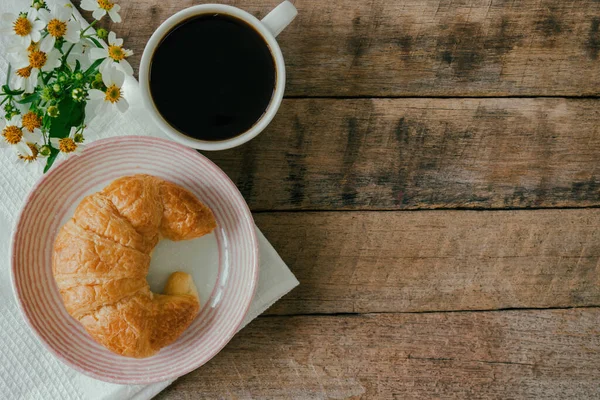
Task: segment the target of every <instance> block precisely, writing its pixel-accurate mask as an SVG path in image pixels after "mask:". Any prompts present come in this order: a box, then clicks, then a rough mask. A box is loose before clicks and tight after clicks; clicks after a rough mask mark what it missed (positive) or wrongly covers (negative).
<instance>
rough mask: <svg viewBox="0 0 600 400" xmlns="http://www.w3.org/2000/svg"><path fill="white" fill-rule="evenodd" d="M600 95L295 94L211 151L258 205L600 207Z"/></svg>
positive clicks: (296, 207)
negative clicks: (236, 139)
mask: <svg viewBox="0 0 600 400" xmlns="http://www.w3.org/2000/svg"><path fill="white" fill-rule="evenodd" d="M599 105H600V101H598V100H566V99H360V100H340V99H289V100H286V101H284V103H283V106H282V108H281V110H280V112H279V115H278V116H277V117H276V118H275V120H274V121H273V123H272V125H271V126H270V127H269V128H268V129H267V130H266V131H265V132H263V133H262V134H261V135H260V136H259V137H257V138H256V139H254V140H253V141H251V142H250V143H248V144H246V145H244V146H241V147H239V148H236V149H233V150H228V151H221V152H215V153H206V155H207V156H208V157H209V158H211V159H212V160H213V161H214V162H215V163H217V164H218V165H219V166H220V167H221V168H223V169H224V170H225V172H226V173H227V174H228V175H229V176H230V177H231V178H232V179H233V181H234V182H236V183H237V185H238V187H239V188H240V190H241V192H242V194H243V195H244V197H245V198H246V200H247V201H248V203H249V205H250V207H251V209H252V210H254V211H260V210H339V209H343V210H382V209H388V210H398V209H434V208H481V209H489V208H529V207H534V208H541V207H589V206H600V128H599V127H600V112H599V110H600V107H599Z"/></svg>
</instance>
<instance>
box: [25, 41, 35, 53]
mask: <svg viewBox="0 0 600 400" xmlns="http://www.w3.org/2000/svg"><path fill="white" fill-rule="evenodd" d="M35 48H36V46H35V44H34V43H31V44H30V45H29V46H28V47H27V52H28V53H31V52H33V51H35Z"/></svg>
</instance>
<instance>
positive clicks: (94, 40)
mask: <svg viewBox="0 0 600 400" xmlns="http://www.w3.org/2000/svg"><path fill="white" fill-rule="evenodd" d="M88 39H90V40H91V41H92V42H93V43H94V44H95V45H96V46H98V47H104V46H102V45H101V44H100V42H99V41H98V40H97V39H95V38H93V37H89V38H88Z"/></svg>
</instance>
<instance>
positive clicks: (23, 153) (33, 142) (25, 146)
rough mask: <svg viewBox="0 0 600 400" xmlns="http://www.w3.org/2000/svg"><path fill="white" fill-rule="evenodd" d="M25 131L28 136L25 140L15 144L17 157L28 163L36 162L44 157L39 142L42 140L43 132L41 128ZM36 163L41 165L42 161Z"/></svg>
mask: <svg viewBox="0 0 600 400" xmlns="http://www.w3.org/2000/svg"><path fill="white" fill-rule="evenodd" d="M24 132H25V135H26V136H28V138H27V139H25V138H23V141H22V142H21V143H19V144H17V145H16V146H15V150H16V151H17V158H18V159H19V160H20V161H23V162H26V163H34V162H35V161H38V160H39V159H40V158H42V157H43V156H42V155H41V154H40V147H39V143H40V142H41V141H42V132H41V131H40V130H39V129H36V130H34V131H33V132H27V131H24ZM36 164H40V166H41V163H36Z"/></svg>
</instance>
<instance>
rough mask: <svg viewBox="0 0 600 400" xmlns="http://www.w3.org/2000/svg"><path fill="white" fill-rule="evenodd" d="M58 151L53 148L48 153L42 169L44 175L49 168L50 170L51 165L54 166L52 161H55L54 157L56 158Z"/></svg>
mask: <svg viewBox="0 0 600 400" xmlns="http://www.w3.org/2000/svg"><path fill="white" fill-rule="evenodd" d="M58 153H59V151H58V150H56V149H55V148H52V152H51V153H50V155H49V156H48V159H47V160H46V166H45V167H44V173H46V172H48V171H49V170H50V168H52V164H54V161H56V156H58Z"/></svg>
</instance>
